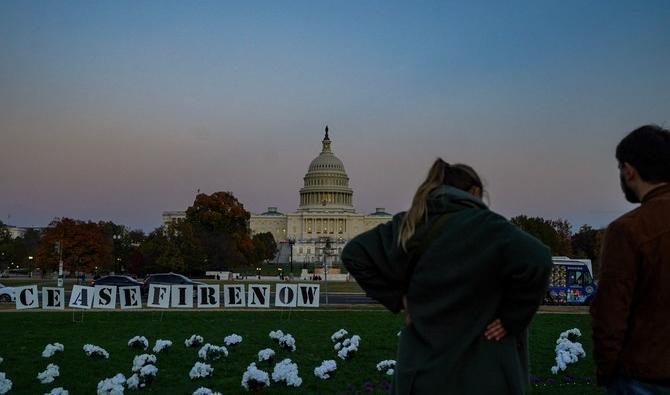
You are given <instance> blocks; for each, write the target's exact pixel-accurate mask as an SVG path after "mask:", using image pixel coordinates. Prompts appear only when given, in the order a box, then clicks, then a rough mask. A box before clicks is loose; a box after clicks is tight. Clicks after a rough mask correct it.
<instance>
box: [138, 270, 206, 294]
mask: <svg viewBox="0 0 670 395" xmlns="http://www.w3.org/2000/svg"><path fill="white" fill-rule="evenodd" d="M151 284H168V285H180V284H191V285H193V291H194V292H195V291H196V290H197V287H198V285H205V283H202V282H199V281H193V280H191V279H190V278H188V277H186V276H184V275H182V274H177V273H154V274H149V275H148V276H147V277H146V278H145V279H144V284H143V285H142V293H144V294H148V293H149V285H151Z"/></svg>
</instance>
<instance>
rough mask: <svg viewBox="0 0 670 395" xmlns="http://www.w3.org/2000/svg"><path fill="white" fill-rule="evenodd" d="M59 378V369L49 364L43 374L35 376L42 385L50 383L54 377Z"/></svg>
mask: <svg viewBox="0 0 670 395" xmlns="http://www.w3.org/2000/svg"><path fill="white" fill-rule="evenodd" d="M58 376H60V369H59V368H58V365H54V364H52V363H50V364H49V365H48V366H47V368H46V370H45V371H44V372H41V373H38V374H37V379H38V380H39V381H40V383H42V384H48V383H52V382H53V381H54V380H55V379H56V377H58Z"/></svg>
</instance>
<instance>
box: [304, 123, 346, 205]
mask: <svg viewBox="0 0 670 395" xmlns="http://www.w3.org/2000/svg"><path fill="white" fill-rule="evenodd" d="M321 143H322V145H323V147H322V149H321V153H320V154H319V156H317V157H316V158H314V160H312V162H311V163H310V164H309V168H308V170H307V174H305V177H304V181H305V184H304V187H303V188H302V189H300V206H299V208H298V211H347V212H354V208H353V204H352V195H353V191H352V190H351V188H349V176H347V172H346V171H345V170H344V164H343V163H342V161H341V160H340V159H339V158H338V157H337V156H335V154H333V151H332V150H331V147H330V144H331V141H330V138H329V137H328V126H326V136H325V137H324V138H323V140H322V141H321Z"/></svg>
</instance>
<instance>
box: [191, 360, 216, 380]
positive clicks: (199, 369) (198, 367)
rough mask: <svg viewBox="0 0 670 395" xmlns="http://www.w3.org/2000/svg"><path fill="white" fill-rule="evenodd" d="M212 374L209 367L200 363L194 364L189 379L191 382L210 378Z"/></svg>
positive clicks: (212, 370)
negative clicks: (201, 378) (200, 378)
mask: <svg viewBox="0 0 670 395" xmlns="http://www.w3.org/2000/svg"><path fill="white" fill-rule="evenodd" d="M212 372H214V368H213V367H211V366H210V365H208V364H206V363H202V362H196V363H195V365H193V367H192V368H191V371H190V372H189V374H188V375H189V377H191V380H193V379H197V378H199V377H207V376H211V375H212Z"/></svg>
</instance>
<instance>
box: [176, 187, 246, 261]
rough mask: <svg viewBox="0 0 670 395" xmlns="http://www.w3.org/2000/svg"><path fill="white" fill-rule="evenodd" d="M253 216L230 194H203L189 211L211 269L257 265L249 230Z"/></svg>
mask: <svg viewBox="0 0 670 395" xmlns="http://www.w3.org/2000/svg"><path fill="white" fill-rule="evenodd" d="M249 218H250V214H249V212H248V211H247V210H245V209H244V205H242V203H240V202H239V201H238V200H237V198H235V196H233V194H232V193H230V192H215V193H213V194H211V195H207V194H204V193H200V194H198V195H197V196H196V198H195V201H194V202H193V205H192V206H191V207H189V208H188V209H187V210H186V220H185V222H187V223H189V224H191V225H192V226H193V230H194V232H195V236H196V238H197V239H198V240H199V241H200V244H201V246H202V249H203V252H204V253H205V255H206V259H207V267H208V268H210V269H217V270H222V269H231V268H235V267H240V266H246V265H249V264H253V263H254V244H253V242H252V241H251V237H250V234H249V233H250V232H249V228H248V223H249Z"/></svg>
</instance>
